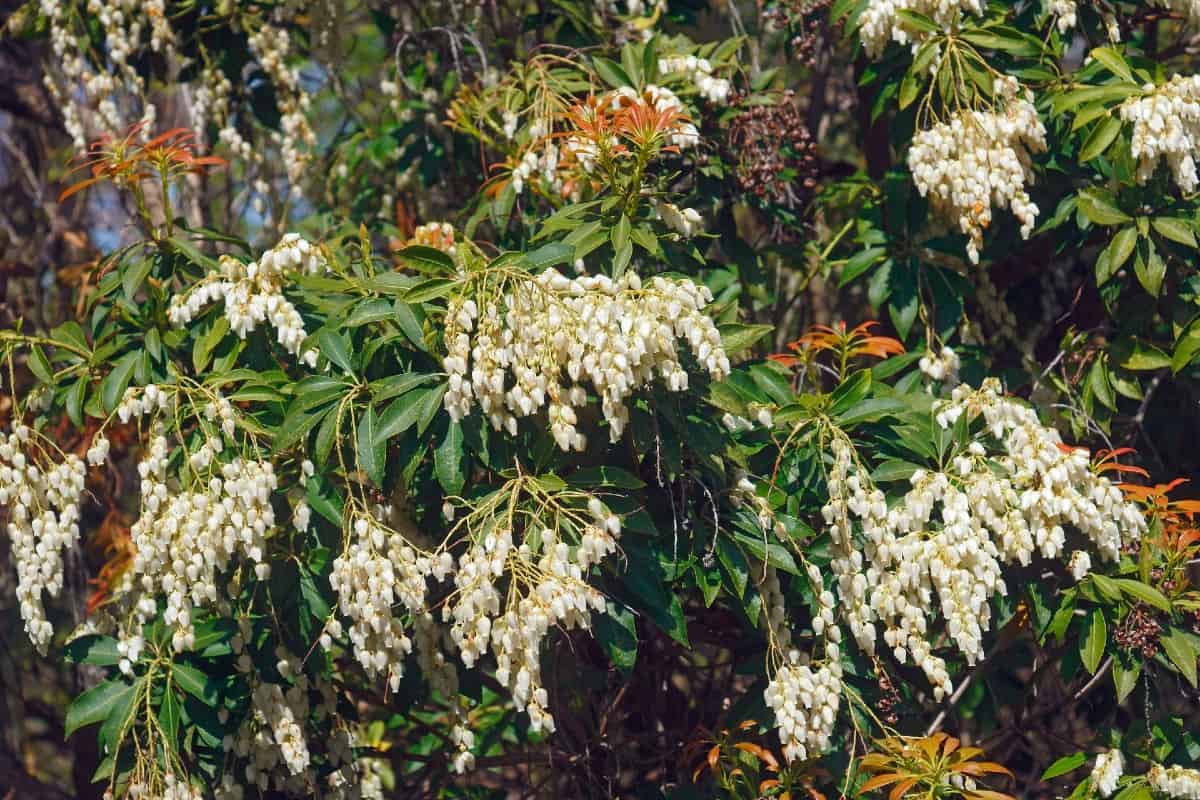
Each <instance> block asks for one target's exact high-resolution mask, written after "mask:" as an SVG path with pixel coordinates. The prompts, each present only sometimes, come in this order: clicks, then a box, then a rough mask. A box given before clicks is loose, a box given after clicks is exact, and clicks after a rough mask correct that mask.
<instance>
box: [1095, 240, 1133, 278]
mask: <svg viewBox="0 0 1200 800" xmlns="http://www.w3.org/2000/svg"><path fill="white" fill-rule="evenodd" d="M1137 240H1138V232H1137V228H1135V227H1133V226H1132V225H1131V226H1129V227H1127V228H1122V229H1121V230H1120V231H1118V232H1117V235H1116V236H1114V237H1113V239H1112V241H1111V242H1110V243H1109V245H1108V247H1107V248H1105V250H1104V252H1103V253H1102V254H1101V256H1100V258H1098V259H1096V285H1097V286H1103V285H1104V284H1105V283H1106V282H1108V279H1109V278H1111V277H1112V276H1113V275H1115V274H1117V271H1118V270H1120V269H1121V267H1123V266H1125V262H1126V261H1128V260H1129V256H1130V255H1132V254H1133V248H1134V247H1135V246H1136V245H1137Z"/></svg>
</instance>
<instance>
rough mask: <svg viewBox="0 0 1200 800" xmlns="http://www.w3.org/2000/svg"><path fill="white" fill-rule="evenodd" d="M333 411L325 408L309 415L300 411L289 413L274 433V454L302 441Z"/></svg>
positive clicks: (330, 408)
mask: <svg viewBox="0 0 1200 800" xmlns="http://www.w3.org/2000/svg"><path fill="white" fill-rule="evenodd" d="M332 410H333V406H327V407H325V408H322V409H320V410H318V411H315V412H313V413H311V414H309V413H305V412H302V411H297V412H290V413H289V414H288V415H287V416H286V417H284V419H283V424H281V425H280V426H279V430H278V431H276V432H275V441H274V443H273V444H274V449H275V452H276V453H281V452H283V451H284V450H287V449H288V448H289V447H291V446H292V445H294V444H296V443H298V442H300V441H302V440H303V439H304V437H306V436H307V435H308V433H309V431H311V430H312V429H313V428H315V427H317V423H319V422H320V421H321V420H322V419H324V418H325V415H326V414H329V413H330V412H331V411H332Z"/></svg>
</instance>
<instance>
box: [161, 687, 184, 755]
mask: <svg viewBox="0 0 1200 800" xmlns="http://www.w3.org/2000/svg"><path fill="white" fill-rule="evenodd" d="M182 714H183V703H181V702H179V698H178V697H177V696H176V694H175V692H174V691H173V690H171V689H169V688H168V689H167V690H166V691H164V692H163V698H162V703H161V704H160V705H159V706H158V721H159V723H160V724H161V725H162V727H163V731H164V732H165V733H166V736H167V743H168V744H169V745H170V746H171V749H172V750H175V751H177V744H178V741H179V720H180V717H181V715H182Z"/></svg>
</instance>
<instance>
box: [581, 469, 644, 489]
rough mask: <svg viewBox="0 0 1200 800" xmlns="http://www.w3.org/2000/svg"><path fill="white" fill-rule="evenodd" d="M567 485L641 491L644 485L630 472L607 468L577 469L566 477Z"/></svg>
mask: <svg viewBox="0 0 1200 800" xmlns="http://www.w3.org/2000/svg"><path fill="white" fill-rule="evenodd" d="M567 483H569V484H571V485H572V486H580V487H583V488H593V487H596V486H612V487H615V488H617V489H641V488H643V487H645V485H646V482H645V481H643V480H642V479H641V478H639V477H638V476H637V475H634V474H633V473H632V472H629V471H628V470H624V469H621V468H620V467H609V466H600V467H584V468H583V469H577V470H575V471H574V472H572V473H571V474H570V476H568V477H567Z"/></svg>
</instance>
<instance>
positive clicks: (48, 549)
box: [0, 423, 86, 653]
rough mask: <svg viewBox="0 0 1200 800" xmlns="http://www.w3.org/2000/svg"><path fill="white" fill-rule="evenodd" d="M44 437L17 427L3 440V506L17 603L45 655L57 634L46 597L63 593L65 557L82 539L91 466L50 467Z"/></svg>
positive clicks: (76, 462)
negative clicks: (81, 508)
mask: <svg viewBox="0 0 1200 800" xmlns="http://www.w3.org/2000/svg"><path fill="white" fill-rule="evenodd" d="M52 447H53V445H52V444H51V443H50V442H49V441H48V440H47V441H42V440H41V438H40V434H38V433H35V432H34V431H33V430H32V429H31V428H30V427H28V426H27V425H24V424H21V423H17V424H15V425H14V426H13V429H12V432H11V433H9V434H8V435H7V436H4V437H0V506H6V507H7V508H8V538H9V541H10V542H11V545H10V546H11V548H12V559H13V562H14V563H15V565H16V571H17V602H18V603H19V604H20V611H21V619H22V620H24V622H25V632H26V633H27V634H29V639H30V641H31V642H33V645H34V647H36V648H37V649H38V650H40V651H41V652H43V653H44V652H45V651H46V648H47V647H48V646H49V644H50V639H51V638H52V637H53V635H54V627H53V626H52V625H51V623H50V621H49V620H48V619H46V611H45V608H44V607H43V605H42V596H43V593H47V594H49V595H50V596H51V597H58V595H59V594H60V593H61V592H62V589H63V580H64V577H63V553H64V551H65V550H67V548H69V547H72V546H73V545H74V544H75V543H76V542H77V541H78V540H79V506H80V502H81V500H82V495H83V486H84V478H85V471H86V468H85V467H84V464H83V461H82V460H80V458H79V457H78V456H75V455H71V454H68V455H65V456H64V457H63V458H62V460H61V461H58V462H57V463H53V462H51V463H46V461H47V459H48V457H49V448H52Z"/></svg>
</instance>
